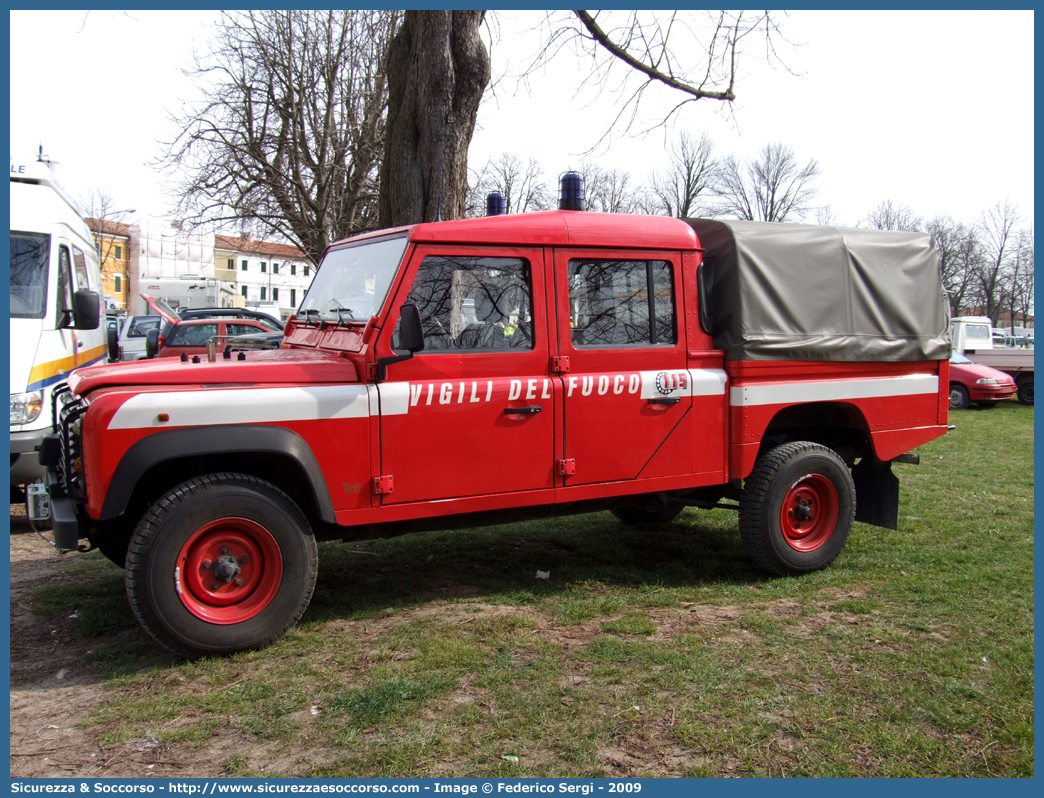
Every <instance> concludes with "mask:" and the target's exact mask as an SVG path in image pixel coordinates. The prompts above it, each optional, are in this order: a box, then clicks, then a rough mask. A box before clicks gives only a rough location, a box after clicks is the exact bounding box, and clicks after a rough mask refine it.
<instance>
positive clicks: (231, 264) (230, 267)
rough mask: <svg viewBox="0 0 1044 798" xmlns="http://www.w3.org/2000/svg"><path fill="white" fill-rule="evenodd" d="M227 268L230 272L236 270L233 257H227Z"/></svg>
mask: <svg viewBox="0 0 1044 798" xmlns="http://www.w3.org/2000/svg"><path fill="white" fill-rule="evenodd" d="M228 270H229V271H230V272H234V271H235V270H236V259H235V258H229V259H228Z"/></svg>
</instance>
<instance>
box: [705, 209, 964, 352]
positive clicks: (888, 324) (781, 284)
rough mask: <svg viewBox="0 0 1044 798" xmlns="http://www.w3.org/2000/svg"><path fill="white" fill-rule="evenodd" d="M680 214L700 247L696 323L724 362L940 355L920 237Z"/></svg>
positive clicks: (944, 342)
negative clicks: (702, 303) (700, 312)
mask: <svg viewBox="0 0 1044 798" xmlns="http://www.w3.org/2000/svg"><path fill="white" fill-rule="evenodd" d="M685 221H686V222H688V223H689V224H690V225H691V226H692V227H693V229H694V230H695V231H696V235H697V237H698V238H699V241H700V246H702V247H703V249H704V253H703V263H704V265H703V266H701V267H700V270H701V271H704V270H706V273H704V274H702V275H701V276H700V283H701V285H702V286H703V287H704V289H705V291H706V294H707V296H706V299H707V300H709V301H707V303H706V307H705V309H706V310H709V314H704V316H706V315H709V316H710V318H709V319H706V318H704V321H707V322H709V326H710V329H709V330H708V332H710V333H711V335H712V336H713V338H714V346H715V348H717V349H723V350H725V357H726V358H727V359H729V360H815V361H819V360H827V361H846V360H847V361H868V360H908V361H909V360H915V361H916V360H947V359H949V357H950V333H949V323H950V319H949V314H950V312H949V303H948V301H947V299H946V294H945V292H944V291H943V287H942V275H941V273H940V269H939V253H938V250H936V248H935V244H934V242H933V241H932V239H931V238H930V237H929V236H927V235H925V234H923V233H906V232H892V231H881V230H864V229H859V228H841V227H826V226H819V225H798V224H778V223H771V222H746V221H721V220H712V219H686V220H685Z"/></svg>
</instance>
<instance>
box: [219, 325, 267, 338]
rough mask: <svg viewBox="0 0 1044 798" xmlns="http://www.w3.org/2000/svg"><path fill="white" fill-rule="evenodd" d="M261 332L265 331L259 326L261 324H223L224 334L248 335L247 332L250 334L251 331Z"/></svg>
mask: <svg viewBox="0 0 1044 798" xmlns="http://www.w3.org/2000/svg"><path fill="white" fill-rule="evenodd" d="M262 332H266V330H265V328H264V327H261V326H257V327H255V326H254V325H253V324H232V323H226V324H225V334H226V335H248V334H252V333H262Z"/></svg>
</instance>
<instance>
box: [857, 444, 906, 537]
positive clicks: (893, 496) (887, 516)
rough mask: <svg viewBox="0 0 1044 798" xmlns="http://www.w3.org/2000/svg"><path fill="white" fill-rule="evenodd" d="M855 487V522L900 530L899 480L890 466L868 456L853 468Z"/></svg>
mask: <svg viewBox="0 0 1044 798" xmlns="http://www.w3.org/2000/svg"><path fill="white" fill-rule="evenodd" d="M852 481H853V482H855V488H856V514H855V520H856V521H861V522H863V523H864V524H872V525H873V526H882V527H884V528H885V529H898V528H899V478H898V477H897V476H896V475H895V474H893V473H892V464H891V463H886V462H884V461H883V460H878V459H877V458H876V457H874V456H873V455H871V456H870V457H864V458H863V459H862V460H860V461H859V464H858V465H857V466H856V467H855V468H853V469H852Z"/></svg>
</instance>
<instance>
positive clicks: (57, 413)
mask: <svg viewBox="0 0 1044 798" xmlns="http://www.w3.org/2000/svg"><path fill="white" fill-rule="evenodd" d="M51 403H52V405H51V409H52V411H53V418H54V431H55V432H56V433H58V439H59V441H60V442H61V457H59V459H58V476H59V478H60V479H61V483H62V485H64V486H65V490H66V492H67V493H68V495H69V497H70V498H72V499H73V500H75V501H79V502H85V501H87V479H86V477H85V476H84V469H83V421H82V419H83V415H84V413H86V412H87V401H86V400H85V399H82V398H80V397H78V396H76V395H75V394H73V393H72V392H71V391H70V390H69V386H68V385H65V384H62V385H60V386H58V387H57V388H55V390H54V392H53V393H52V395H51ZM77 461H79V466H80V467H79V468H78V469H77V468H76V465H77Z"/></svg>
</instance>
